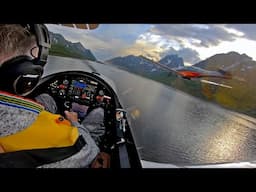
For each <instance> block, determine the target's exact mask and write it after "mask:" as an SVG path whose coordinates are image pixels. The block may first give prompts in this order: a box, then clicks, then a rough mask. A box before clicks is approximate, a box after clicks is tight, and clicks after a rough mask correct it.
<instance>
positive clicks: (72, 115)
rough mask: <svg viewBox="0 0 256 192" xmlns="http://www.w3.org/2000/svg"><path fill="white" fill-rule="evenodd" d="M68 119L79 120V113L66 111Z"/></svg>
mask: <svg viewBox="0 0 256 192" xmlns="http://www.w3.org/2000/svg"><path fill="white" fill-rule="evenodd" d="M64 113H65V115H66V118H67V120H69V121H71V122H78V115H77V113H76V112H69V111H64Z"/></svg>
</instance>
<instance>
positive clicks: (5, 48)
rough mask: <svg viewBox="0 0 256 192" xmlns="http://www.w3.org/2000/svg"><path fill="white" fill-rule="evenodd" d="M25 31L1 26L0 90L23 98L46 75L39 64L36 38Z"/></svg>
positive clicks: (24, 29)
mask: <svg viewBox="0 0 256 192" xmlns="http://www.w3.org/2000/svg"><path fill="white" fill-rule="evenodd" d="M26 27H27V26H26V25H20V24H0V49H1V51H0V90H2V91H7V92H10V93H14V94H18V95H23V96H24V95H27V94H28V93H29V92H31V90H32V89H33V88H34V87H35V86H36V85H37V83H38V82H39V79H40V77H41V75H42V74H43V66H41V65H39V64H37V63H38V62H37V61H38V60H37V57H38V51H39V48H38V45H37V38H36V36H35V35H34V34H33V33H31V32H30V30H28V28H26Z"/></svg>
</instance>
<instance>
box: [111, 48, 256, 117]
mask: <svg viewBox="0 0 256 192" xmlns="http://www.w3.org/2000/svg"><path fill="white" fill-rule="evenodd" d="M159 62H161V63H162V64H164V65H167V66H169V67H170V68H186V69H191V70H192V71H197V70H199V71H203V70H206V71H208V72H209V71H219V72H225V71H227V72H228V73H230V74H231V75H232V78H231V79H221V78H204V80H209V81H212V82H216V83H219V84H224V85H228V86H230V87H232V88H230V89H227V88H223V87H220V86H215V85H210V84H206V83H203V82H201V81H200V80H198V81H191V80H185V79H183V78H179V76H177V75H175V74H174V73H170V72H168V71H166V70H163V69H160V68H159V67H158V66H156V65H155V64H153V63H152V62H150V61H149V60H146V59H144V58H142V57H138V56H134V55H129V56H126V57H116V58H113V59H111V60H108V61H107V62H106V63H109V64H112V65H115V66H117V67H119V68H122V69H125V70H127V71H129V72H133V73H136V74H138V75H141V76H143V77H146V78H149V79H153V80H155V81H158V82H161V83H164V84H166V85H168V86H172V87H174V88H176V89H179V90H181V91H184V92H186V93H188V94H190V95H193V96H195V97H199V98H201V99H204V100H207V101H210V102H212V103H215V104H218V105H220V106H222V107H225V108H227V109H231V110H234V111H237V112H240V113H244V114H247V115H250V116H253V117H256V86H255V85H256V78H255V74H256V61H254V60H253V59H252V58H251V57H249V56H247V55H246V54H239V53H237V52H229V53H222V54H216V55H213V56H212V57H209V58H207V59H205V60H203V61H201V62H198V63H197V64H195V65H193V66H190V67H187V66H184V64H183V59H182V58H181V57H178V56H177V55H167V56H166V57H164V58H162V59H161V60H160V61H159Z"/></svg>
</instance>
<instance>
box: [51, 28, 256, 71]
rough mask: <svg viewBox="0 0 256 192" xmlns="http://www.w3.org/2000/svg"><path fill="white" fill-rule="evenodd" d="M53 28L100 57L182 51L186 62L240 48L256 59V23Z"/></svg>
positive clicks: (152, 55)
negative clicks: (90, 28) (85, 28)
mask: <svg viewBox="0 0 256 192" xmlns="http://www.w3.org/2000/svg"><path fill="white" fill-rule="evenodd" d="M47 27H48V29H49V31H50V32H53V33H58V34H61V35H62V36H63V37H64V38H65V39H66V40H68V41H70V42H72V43H77V42H80V43H81V44H82V45H83V46H84V47H85V48H86V49H90V50H91V51H92V53H93V54H94V55H95V57H96V58H97V59H98V60H100V61H106V60H110V59H112V58H115V57H125V56H128V55H134V56H139V55H143V56H145V57H147V58H149V59H153V60H154V61H159V60H160V59H161V58H163V57H165V56H166V55H178V56H179V57H182V58H183V60H184V65H185V66H191V65H194V64H196V63H198V62H200V61H203V60H205V59H207V58H209V57H212V56H214V55H216V54H227V53H229V52H237V53H238V54H240V55H243V54H246V55H247V56H249V57H251V58H252V59H253V60H256V55H255V53H254V50H256V35H254V32H256V24H154V25H153V24H100V25H99V27H98V28H97V29H94V30H91V31H88V30H87V31H85V30H82V29H73V28H69V27H65V26H59V25H54V24H47Z"/></svg>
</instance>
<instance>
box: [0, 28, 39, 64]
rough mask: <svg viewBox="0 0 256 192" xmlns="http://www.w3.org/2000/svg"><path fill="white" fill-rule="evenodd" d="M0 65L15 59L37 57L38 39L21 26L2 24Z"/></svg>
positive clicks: (0, 32)
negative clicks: (25, 56)
mask: <svg viewBox="0 0 256 192" xmlns="http://www.w3.org/2000/svg"><path fill="white" fill-rule="evenodd" d="M0 48H1V51H0V65H1V64H2V63H4V62H5V61H7V60H10V59H12V58H14V57H17V56H21V55H27V56H28V57H31V58H32V57H35V56H36V57H37V54H38V47H37V43H36V37H35V35H34V34H32V33H30V32H29V31H28V30H27V29H26V28H25V27H23V26H22V25H20V24H0Z"/></svg>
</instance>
